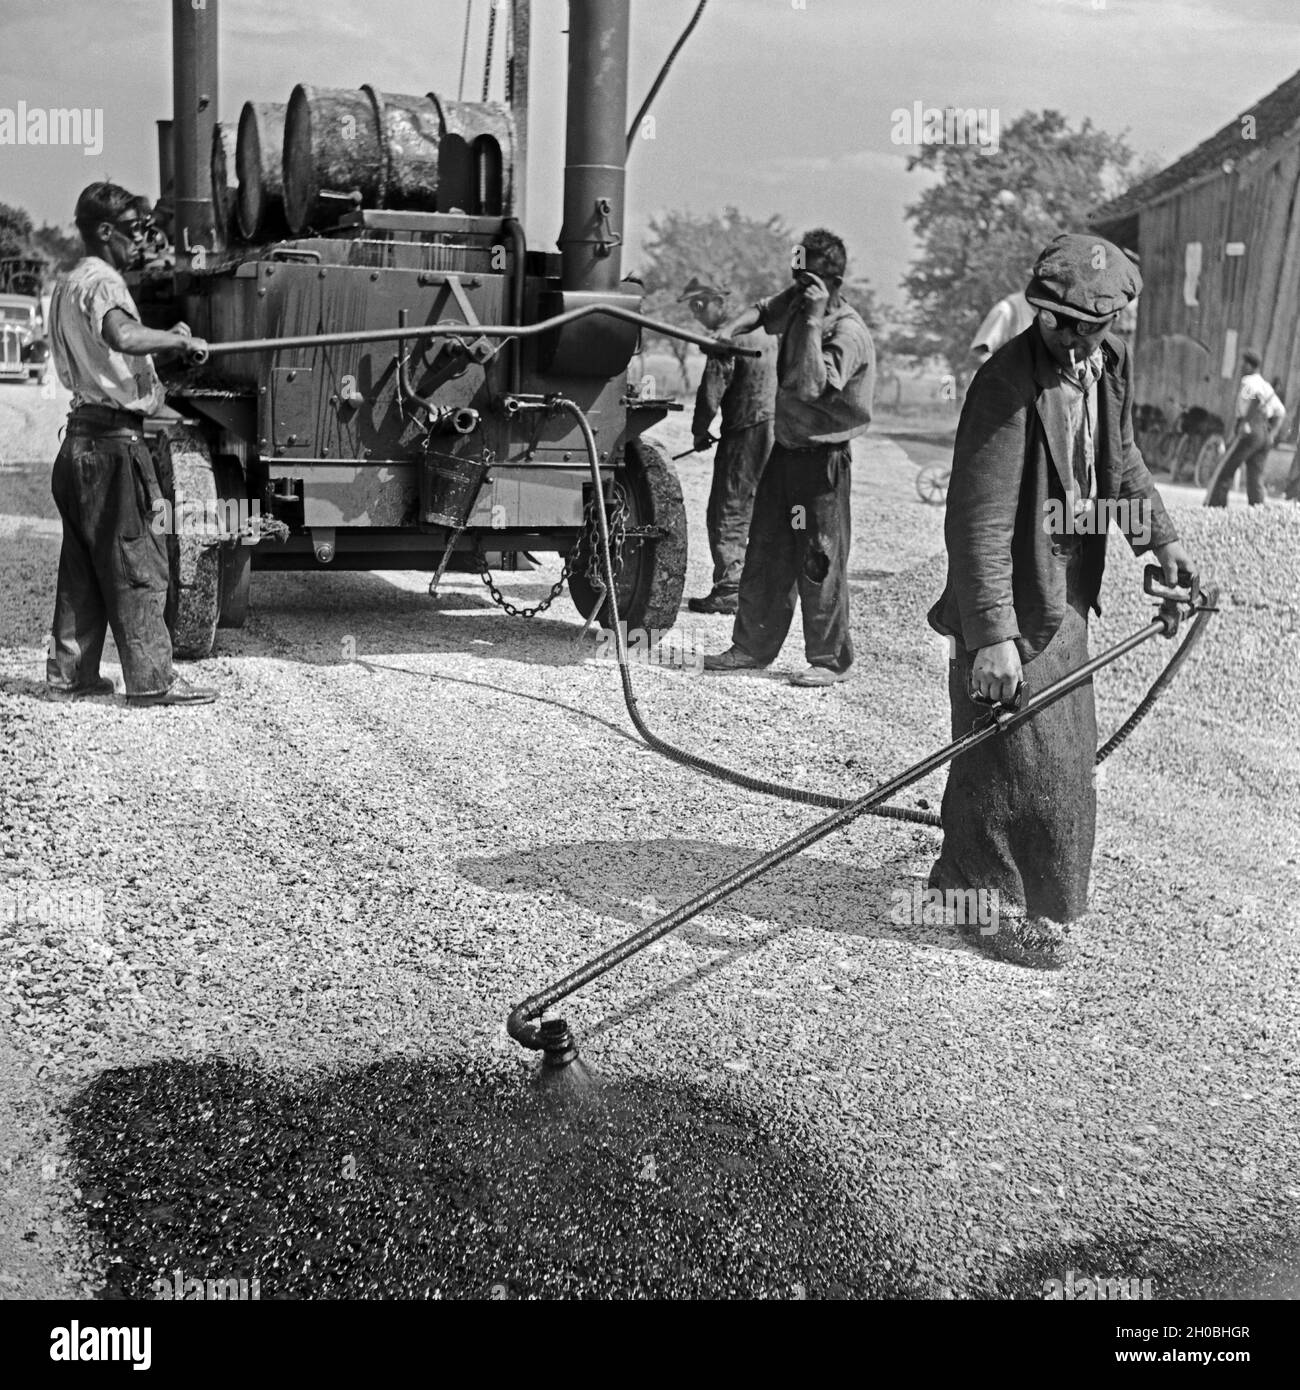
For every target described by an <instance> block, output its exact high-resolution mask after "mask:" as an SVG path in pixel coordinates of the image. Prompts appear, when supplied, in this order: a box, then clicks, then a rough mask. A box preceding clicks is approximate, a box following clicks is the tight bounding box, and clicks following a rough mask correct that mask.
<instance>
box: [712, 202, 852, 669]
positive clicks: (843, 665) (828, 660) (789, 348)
mask: <svg viewBox="0 0 1300 1390" xmlns="http://www.w3.org/2000/svg"><path fill="white" fill-rule="evenodd" d="M846 268H847V255H846V253H845V249H844V243H843V242H842V241H841V240H840V238H839V237H837V236H836V235H834V233H832V232H828V231H826V230H825V229H824V228H818V229H817V230H816V231H812V232H809V233H808V234H807V235H806V236H805V237H804V238H803V242H802V244H801V245H800V246H799V247H797V248H796V252H795V256H794V263H793V266H792V273H793V277H794V283H793V284H791V285H788V286H787V287H786V288H785V289H784V290H782V291H781V292H780V293H779V294H776V295H773V296H772V298H770V299H760V300H759V301H758V303H757V304H755V305H753V306H752V307H751V308H749V309H746V310H745V311H744V312H743V313H742V314H740V315H739V317H737V318H735V319H733V320H732V321H731V323H729V324H726V325H724V326H723V328H722V330H721V332H720V333H719V337H723V338H734V337H735V336H736V335H737V334H738V333H749V332H752V331H753V330H754V329H755V328H759V327H762V328H765V329H766V330H767V332H768V333H770V334H772V335H773V336H775V337H778V338H779V339H780V347H779V348H778V351H777V391H776V431H775V433H776V442H775V443H774V444H773V446H772V453H771V456H770V457H769V458H768V461H767V464H766V465H765V467H764V469H763V476H762V478H761V479H760V480H759V484H758V491H757V493H756V494H755V496H754V516H753V520H752V523H751V525H750V530H749V546H748V548H747V549H746V551H745V568H744V571H743V573H742V574H741V578H740V594H739V598H738V605H737V611H736V623H735V626H734V628H733V629H732V636H731V646H730V647H729V648H728V649H727V650H726V651H725V652H721V653H719V654H718V655H717V656H706V657H705V658H704V669H705V670H706V671H753V670H761V669H763V668H764V667H766V666H770V665H771V663H772V662H773V661H775V660H776V658H777V656H778V655H779V654H780V651H781V648H782V646H783V645H784V643H785V639H786V635H787V634H788V633H789V631H790V624H791V622H793V621H794V607H795V600H796V598H797V599H798V601H799V606H800V608H801V609H802V613H803V639H804V655H805V658H806V659H807V661H808V666H807V668H806V669H805V670H803V671H800V672H799V673H798V675H796V676H793V677H792V678H791V683H792V684H794V685H799V686H810V687H819V686H827V685H834V684H835V683H836V682H837V681H843V680H847V679H848V678H849V676H850V674H851V672H852V669H853V642H852V639H851V638H850V636H849V582H848V564H849V547H850V544H851V542H852V512H851V509H850V488H851V481H852V480H851V468H850V460H851V442H852V440H853V439H854V438H855V437H856V436H857V435H860V434H862V433H863V432H864V431H865V430H866V429H867V427H868V425H869V424H870V421H871V409H872V396H873V393H874V390H875V380H876V355H875V349H874V347H873V346H872V343H871V334H870V333H869V332H868V331H867V325H866V324H865V323H864V322H863V321H862V317H861V315H860V314H859V313H858V312H857V310H856V309H854V308H853V306H852V305H851V304H849V303H848V302H847V301H846V300H845V299H844V298H843V296H842V295H841V289H842V287H843V284H844V273H845V270H846Z"/></svg>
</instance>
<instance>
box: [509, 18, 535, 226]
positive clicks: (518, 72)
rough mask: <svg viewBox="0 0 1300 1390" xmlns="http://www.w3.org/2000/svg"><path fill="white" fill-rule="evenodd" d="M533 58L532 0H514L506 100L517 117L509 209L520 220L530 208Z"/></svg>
mask: <svg viewBox="0 0 1300 1390" xmlns="http://www.w3.org/2000/svg"><path fill="white" fill-rule="evenodd" d="M531 58H532V0H514V9H513V11H512V13H511V17H510V57H509V61H508V63H507V66H506V100H507V101H508V102H509V103H510V110H511V113H512V114H513V116H514V118H515V152H514V177H513V179H511V180H510V184H511V188H512V194H511V204H510V207H509V208H508V209H507V211H509V212H512V213H513V214H514V216H515V217H517V218H518V219H519V221H520V222H522V221H523V220H524V214H525V212H526V210H527V208H526V204H525V202H524V196H525V192H526V189H527V182H528V179H527V175H528V75H529V62H530V61H531Z"/></svg>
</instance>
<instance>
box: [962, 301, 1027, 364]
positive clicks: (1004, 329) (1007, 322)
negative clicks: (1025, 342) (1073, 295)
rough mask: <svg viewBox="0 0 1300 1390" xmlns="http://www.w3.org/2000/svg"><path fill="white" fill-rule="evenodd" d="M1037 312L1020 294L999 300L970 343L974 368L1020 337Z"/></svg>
mask: <svg viewBox="0 0 1300 1390" xmlns="http://www.w3.org/2000/svg"><path fill="white" fill-rule="evenodd" d="M1036 312H1037V311H1036V310H1034V309H1032V308H1031V307H1030V304H1029V301H1028V300H1027V299H1026V298H1025V293H1024V291H1023V290H1017V291H1016V293H1015V294H1009V295H1007V297H1006V298H1005V299H999V300H998V302H997V303H996V304H995V305H994V306H993V307H992V308H991V309H990V310H989V312H988V316H987V317H986V318H985V320H984V322H983V323H982V324H980V326H979V330H978V332H977V333H976V334H975V336H974V338H972V339H971V345H970V350H971V356H972V357H973V358H974V359H975V365H976V367H982V366H983V365H984V363H985V362H987V361H988V360H989V358H990V357H992V356H993V354H994V353H995V352H996V351H997V350H998V349H999V348H1000V347H1001V346H1002V344H1003V343H1009V342H1010V341H1011V340H1012V338H1017V337H1019V336H1020V334H1022V333H1023V332H1024V331H1025V329H1026V328H1028V327H1029V325H1030V324H1031V323H1033V321H1034V315H1035V313H1036Z"/></svg>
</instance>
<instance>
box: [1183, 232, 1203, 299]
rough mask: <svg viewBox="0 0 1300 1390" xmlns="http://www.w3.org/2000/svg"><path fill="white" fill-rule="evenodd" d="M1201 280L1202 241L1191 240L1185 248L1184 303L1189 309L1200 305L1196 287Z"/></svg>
mask: <svg viewBox="0 0 1300 1390" xmlns="http://www.w3.org/2000/svg"><path fill="white" fill-rule="evenodd" d="M1200 280H1201V243H1200V242H1199V241H1189V242H1188V243H1187V245H1186V246H1185V247H1184V248H1183V303H1184V304H1186V305H1187V307H1188V308H1189V309H1195V308H1197V307H1199V306H1198V304H1197V299H1196V287H1197V285H1198V284H1199V283H1200Z"/></svg>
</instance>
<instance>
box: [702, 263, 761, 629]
mask: <svg viewBox="0 0 1300 1390" xmlns="http://www.w3.org/2000/svg"><path fill="white" fill-rule="evenodd" d="M726 301H727V291H726V290H725V289H722V288H719V287H718V286H716V285H715V284H714V283H713V282H712V281H709V280H700V279H698V278H695V277H693V278H692V279H691V281H690V283H689V284H688V285H687V286H686V289H685V292H684V293H683V294H682V296H681V299H680V300H679V301H678V302H679V303H683V302H684V303H686V304H688V305H689V306H690V310H691V313H692V314H694V315H695V318H696V320H697V321H698V322H699V323H700V325H701V326H702V327H703V328H705V329H706V330H707V331H708V332H710V333H717V332H718V330H719V329H720V328H721V327H722V325H723V324H724V323H725V322H726V319H727V309H726ZM734 341H735V342H736V344H737V346H739V347H743V348H749V349H751V350H753V351H756V352H758V354H759V356H757V357H736V356H732V355H730V354H727V355H725V356H717V357H710V358H709V359H708V360H707V362H706V363H705V366H704V375H703V376H702V377H701V378H700V385H699V390H698V391H697V392H696V395H695V415H694V418H693V419H692V421H691V436H692V440H693V442H694V445H695V449H696V452H697V453H705V452H707V451H708V450H709V449H710V448H712V447H713V443H714V441H713V439H712V437H711V436H710V434H709V428H710V426H711V425H712V423H713V418H714V416H715V415H717V413H718V411H719V410H721V412H722V424H721V427H720V429H719V431H718V433H719V438H718V441H717V445H718V450H717V453H716V454H715V455H714V456H713V486H712V488H711V489H710V491H709V505H708V510H707V512H706V522H707V526H708V535H709V550H710V551H711V552H712V555H713V587H712V589H711V590H710V592H709V593H708V594H706V595H704V596H703V597H702V598H693V599H691V600H690V601H689V603H688V604H687V606H688V607H689V608H690V610H691V612H692V613H734V612H735V611H736V604H737V595H738V594H739V592H740V576H741V572H742V570H743V569H744V565H745V546H746V544H747V542H748V540H749V523H750V517H751V516H752V514H753V510H754V492H755V489H756V488H757V487H758V480H759V478H760V477H761V476H762V473H763V465H764V464H765V463H766V462H767V457H768V455H769V454H770V453H771V452H772V438H773V433H772V431H773V418H774V416H775V415H776V344H775V342H774V340H773V339H772V338H771V337H770V336H769V335H768V334H766V333H761V332H755V333H745V334H742V335H741V336H740V337H739V338H736V339H734Z"/></svg>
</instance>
